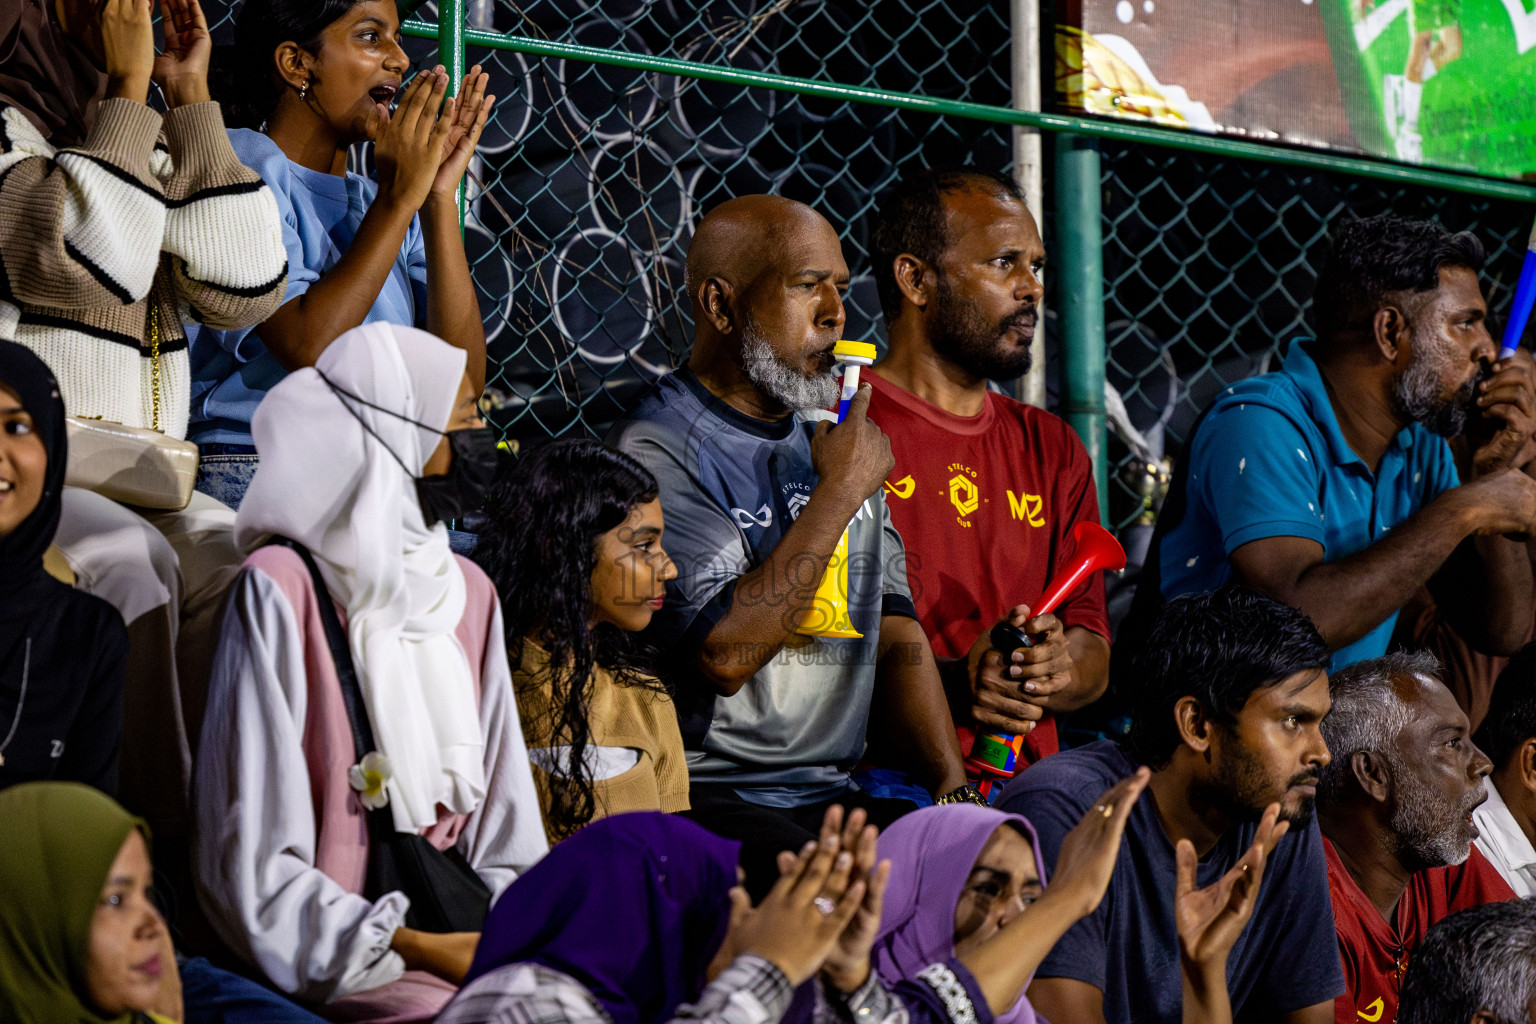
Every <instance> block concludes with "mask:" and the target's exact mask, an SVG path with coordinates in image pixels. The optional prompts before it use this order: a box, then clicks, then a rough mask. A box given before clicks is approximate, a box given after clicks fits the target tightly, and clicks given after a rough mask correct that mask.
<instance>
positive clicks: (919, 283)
mask: <svg viewBox="0 0 1536 1024" xmlns="http://www.w3.org/2000/svg"><path fill="white" fill-rule="evenodd" d="M873 249H874V253H873V264H874V275H875V280H876V282H877V284H878V285H879V289H880V304H881V307H882V310H883V312H884V315H885V323H886V327H887V331H888V334H889V336H890V348H889V351H888V353H887V354H886V357H885V359H884V360H883V361H881V362H880V363H878V364H877V365H876V366H875V367H874V370H873V371H872V372H871V373H870V374H869V375H868V377H867V379H868V380H869V381H870V383H871V384H872V385H873V386H874V397H873V399H872V400H871V401H870V405H869V416H870V419H872V420H874V421H875V422H876V423H878V424H879V425H880V428H881V429H882V430H884V431H885V432H886V434H887V435H889V437H890V439H891V448H892V450H893V452H894V454H895V456H896V468H895V470H894V471H893V472H892V473H891V474H890V476H889V477H887V478H886V483H885V492H886V495H885V497H886V504H887V506H888V507H889V508H890V510H891V518H892V520H893V521H894V522H895V524H896V528H897V529H898V530H899V531H900V533H901V535H902V537H903V538H904V539H905V541H906V547H907V555H908V575H909V577H910V582H911V586H912V597H913V600H914V603H915V605H916V607H917V613H918V619H919V621H920V622H921V623H922V625H923V629H924V631H925V632H926V633H927V634H928V639H929V643H930V644H931V645H932V647H933V653H934V654H935V655H936V656H937V657H938V658H939V659H940V664H941V665H944V664H945V660H944V659H949V661H948V665H947V671H946V689H947V690H948V691H949V694H950V703H951V708H952V710H953V711H954V714H955V722H956V724H957V725H959V726H962V727H967V726H969V727H971V728H976V727H980V728H981V730H982V731H996V732H1004V733H1012V734H1024V736H1025V746H1024V750H1023V751H1022V753H1021V755H1020V757H1019V766H1018V767H1019V768H1020V769H1022V768H1023V767H1024V766H1025V765H1026V764H1028V763H1031V762H1033V761H1036V760H1039V759H1040V758H1041V757H1044V756H1046V755H1047V754H1053V753H1055V752H1056V750H1057V749H1058V744H1057V737H1056V723H1055V720H1054V719H1055V716H1056V715H1057V714H1060V713H1062V712H1065V711H1072V710H1074V709H1076V708H1080V707H1083V706H1084V705H1087V704H1089V703H1092V702H1093V701H1094V700H1097V699H1098V697H1099V696H1100V695H1101V694H1103V692H1104V688H1105V685H1106V683H1107V681H1108V674H1109V620H1108V618H1107V616H1106V615H1105V610H1104V585H1103V582H1102V579H1101V577H1100V576H1099V575H1098V574H1094V576H1092V577H1091V578H1090V580H1089V582H1087V583H1084V584H1083V585H1081V586H1079V587H1078V588H1077V589H1076V590H1075V591H1074V592H1073V593H1071V594H1070V595H1069V596H1068V597H1067V599H1066V600H1065V601H1063V602H1062V603H1061V605H1060V606H1059V607H1058V608H1057V610H1056V612H1055V614H1051V615H1039V616H1031V614H1030V605H1031V604H1033V603H1036V602H1038V600H1039V597H1040V595H1041V592H1042V591H1043V590H1044V589H1045V585H1046V583H1047V581H1049V580H1050V579H1051V578H1052V577H1053V576H1055V575H1056V574H1057V573H1058V572H1059V571H1061V570H1062V569H1063V567H1065V566H1067V565H1069V564H1070V563H1071V560H1072V555H1073V544H1072V540H1071V534H1072V527H1073V526H1074V525H1075V524H1076V523H1078V522H1080V521H1082V520H1088V521H1090V522H1094V523H1097V522H1098V519H1099V510H1098V495H1097V493H1096V491H1095V489H1094V485H1093V469H1092V465H1091V463H1090V461H1089V459H1088V453H1087V451H1086V449H1084V447H1083V444H1082V442H1081V441H1079V440H1078V438H1077V435H1076V434H1074V433H1073V432H1072V429H1071V428H1070V427H1068V426H1067V425H1066V423H1064V422H1063V421H1062V420H1060V419H1058V418H1057V417H1055V416H1052V415H1051V414H1050V413H1047V412H1044V411H1043V410H1040V409H1035V408H1031V407H1030V406H1026V405H1023V404H1021V403H1019V402H1016V401H1014V400H1013V399H1011V398H1007V397H1005V396H1003V395H1000V394H997V393H996V392H992V391H988V390H987V381H988V380H989V379H990V380H1003V379H1010V378H1014V377H1018V376H1020V375H1021V374H1023V373H1025V372H1026V371H1027V370H1028V369H1029V362H1030V359H1029V344H1030V340H1031V339H1032V338H1033V337H1034V333H1035V328H1036V325H1037V320H1038V314H1039V304H1040V298H1041V296H1042V294H1043V289H1042V287H1041V284H1040V271H1041V269H1042V268H1043V266H1044V264H1045V248H1044V246H1043V245H1042V244H1041V242H1040V233H1039V231H1037V230H1036V228H1035V221H1034V218H1033V217H1031V216H1030V213H1029V209H1028V207H1026V206H1025V205H1024V197H1023V194H1022V193H1021V192H1020V191H1019V189H1018V186H1017V185H1015V184H1014V183H1013V182H1012V181H1010V180H1009V179H1007V178H1004V177H1002V176H1000V175H995V174H990V173H985V172H980V171H974V170H962V171H925V172H923V173H921V174H918V175H916V176H915V177H911V178H908V179H906V180H904V181H902V182H900V183H899V184H898V185H897V186H896V188H895V190H894V191H893V192H891V193H890V194H889V195H888V196H887V197H886V198H885V199H884V201H883V202H882V204H881V207H880V217H879V224H878V226H877V227H876V229H875V234H874V246H873ZM1000 619H1005V620H1008V621H1010V622H1012V623H1013V624H1014V625H1016V626H1021V627H1022V628H1024V629H1025V630H1026V631H1028V632H1029V633H1031V634H1043V636H1044V640H1043V642H1041V643H1039V644H1038V646H1036V647H1034V648H1032V649H1030V650H1026V651H1019V652H1015V653H1013V654H1012V655H1011V660H1010V661H1009V662H1008V663H1007V664H1005V663H1004V658H1003V655H1000V654H999V653H998V652H997V651H995V650H993V649H992V646H991V643H990V641H989V640H988V638H987V634H988V633H989V631H990V630H991V628H992V626H993V624H994V623H996V622H997V621H999V620H1000Z"/></svg>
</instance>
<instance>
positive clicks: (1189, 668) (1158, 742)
mask: <svg viewBox="0 0 1536 1024" xmlns="http://www.w3.org/2000/svg"><path fill="white" fill-rule="evenodd" d="M1327 665H1328V648H1327V647H1326V646H1325V645H1324V644H1323V638H1322V636H1321V635H1319V634H1318V632H1317V627H1316V626H1314V625H1312V620H1311V619H1309V618H1307V617H1306V616H1305V615H1303V614H1302V613H1301V612H1299V611H1297V610H1296V609H1295V608H1292V607H1291V606H1290V605H1285V604H1281V603H1280V602H1279V601H1276V600H1274V599H1272V598H1269V597H1265V596H1264V595H1263V594H1260V593H1259V592H1258V591H1256V590H1251V589H1249V588H1248V587H1245V586H1242V585H1240V584H1229V585H1227V586H1225V587H1222V588H1221V589H1220V590H1213V591H1211V592H1210V593H1208V594H1187V595H1185V596H1184V597H1177V598H1174V599H1173V600H1172V601H1169V602H1168V604H1167V605H1166V606H1164V608H1163V611H1162V614H1161V615H1159V616H1158V618H1157V622H1156V623H1154V624H1153V626H1152V632H1151V633H1150V634H1149V635H1148V636H1147V642H1146V646H1144V647H1143V648H1142V650H1141V653H1140V654H1139V655H1137V658H1136V661H1135V663H1134V664H1133V665H1132V666H1131V676H1130V678H1131V680H1132V685H1133V686H1134V687H1135V694H1134V700H1135V708H1134V712H1133V714H1132V722H1131V735H1130V737H1129V739H1128V746H1129V747H1130V748H1131V751H1132V752H1133V753H1134V754H1135V755H1136V756H1137V757H1139V758H1140V759H1141V761H1142V763H1143V764H1147V765H1150V766H1152V767H1153V768H1161V767H1163V766H1164V765H1166V764H1167V763H1168V762H1169V760H1171V759H1172V757H1173V753H1174V751H1176V750H1177V749H1178V748H1179V744H1180V742H1182V741H1181V740H1180V738H1179V728H1178V723H1177V721H1176V720H1175V719H1174V714H1173V709H1174V707H1175V706H1176V705H1177V704H1178V703H1179V701H1181V700H1183V699H1184V698H1185V697H1194V698H1196V699H1197V700H1199V701H1200V705H1201V707H1203V708H1204V709H1205V712H1206V714H1207V715H1209V716H1210V718H1211V720H1212V721H1214V722H1217V723H1219V724H1221V725H1226V726H1232V725H1235V724H1236V723H1237V715H1238V712H1240V711H1242V709H1243V706H1244V705H1245V704H1247V703H1248V698H1249V697H1251V696H1252V695H1253V693H1254V691H1255V690H1260V689H1263V688H1265V687H1268V686H1273V685H1275V684H1276V683H1278V682H1280V681H1281V680H1282V679H1285V678H1287V677H1289V676H1293V675H1295V674H1296V673H1298V672H1304V671H1306V670H1308V669H1318V670H1321V669H1323V668H1325V667H1327Z"/></svg>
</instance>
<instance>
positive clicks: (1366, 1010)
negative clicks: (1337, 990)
mask: <svg viewBox="0 0 1536 1024" xmlns="http://www.w3.org/2000/svg"><path fill="white" fill-rule="evenodd" d="M1323 853H1324V854H1325V855H1326V856H1327V858H1328V894H1329V897H1330V899H1331V900H1332V901H1333V924H1334V930H1335V931H1336V932H1337V933H1338V936H1339V959H1340V960H1341V961H1342V962H1343V965H1344V984H1345V986H1346V988H1345V992H1344V994H1343V995H1341V996H1339V997H1338V998H1337V999H1335V1000H1334V1003H1333V1017H1334V1022H1335V1024H1361V1022H1362V1021H1363V1022H1365V1024H1393V1022H1394V1021H1396V1020H1397V994H1398V991H1399V990H1400V989H1401V988H1402V978H1403V971H1405V970H1407V968H1408V956H1409V954H1410V953H1411V952H1412V951H1413V948H1414V947H1415V946H1417V945H1418V944H1419V940H1420V939H1422V938H1424V933H1425V932H1427V931H1429V929H1430V927H1431V926H1432V925H1434V924H1435V922H1437V921H1439V920H1440V919H1441V918H1443V917H1447V916H1449V915H1451V914H1454V913H1455V912H1456V911H1458V910H1466V909H1467V908H1468V907H1480V906H1482V905H1483V904H1484V903H1498V902H1500V901H1502V900H1512V899H1514V898H1515V893H1514V890H1513V889H1511V888H1510V887H1509V883H1508V882H1505V881H1504V879H1503V878H1502V877H1501V876H1500V875H1499V873H1498V871H1497V870H1496V869H1495V868H1494V866H1493V865H1492V864H1490V863H1488V860H1487V858H1485V857H1484V856H1483V855H1482V854H1481V853H1479V852H1478V851H1477V848H1476V847H1473V849H1472V854H1471V856H1469V857H1468V858H1467V859H1466V862H1465V863H1462V864H1457V865H1455V866H1454V867H1445V868H1429V869H1427V870H1425V871H1420V872H1419V873H1418V874H1416V875H1414V876H1413V877H1412V878H1411V879H1409V881H1408V888H1407V889H1406V890H1404V892H1403V897H1402V899H1400V900H1398V903H1397V911H1396V914H1395V915H1394V916H1395V921H1394V922H1393V923H1388V922H1387V920H1386V919H1385V918H1384V917H1382V916H1381V911H1379V910H1377V909H1376V906H1375V904H1373V903H1372V902H1371V901H1370V900H1369V899H1368V898H1367V897H1366V895H1365V893H1364V891H1362V890H1361V888H1360V886H1359V885H1358V884H1356V882H1355V880H1354V878H1353V876H1351V875H1350V873H1349V870H1348V869H1347V868H1345V867H1344V862H1343V861H1341V860H1339V854H1338V851H1336V850H1335V849H1334V848H1333V844H1332V843H1331V842H1329V841H1328V839H1327V838H1326V837H1325V838H1324V839H1323Z"/></svg>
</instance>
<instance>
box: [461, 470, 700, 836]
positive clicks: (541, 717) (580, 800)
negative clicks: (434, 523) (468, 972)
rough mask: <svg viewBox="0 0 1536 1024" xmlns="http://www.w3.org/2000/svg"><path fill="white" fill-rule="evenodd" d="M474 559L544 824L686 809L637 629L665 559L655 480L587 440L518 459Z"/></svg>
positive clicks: (665, 716)
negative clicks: (493, 606) (501, 621)
mask: <svg viewBox="0 0 1536 1024" xmlns="http://www.w3.org/2000/svg"><path fill="white" fill-rule="evenodd" d="M487 510H488V512H489V513H490V515H489V518H490V525H489V526H488V527H487V529H486V530H485V531H484V532H483V533H482V535H481V539H480V544H479V546H478V548H477V549H476V554H475V557H476V559H477V560H478V561H479V563H480V565H481V566H482V567H483V568H484V569H485V571H486V572H487V573H488V574H489V575H490V577H491V579H492V580H493V581H495V583H496V589H497V591H498V593H500V594H501V604H502V611H503V615H504V618H505V621H506V630H507V654H508V660H509V661H510V662H511V663H512V665H513V676H512V679H513V685H514V688H515V689H516V692H517V704H518V712H519V716H520V718H521V719H522V723H523V735H524V738H525V739H526V740H527V743H528V752H529V755H530V757H531V758H532V760H533V765H534V779H535V782H536V783H537V785H538V788H539V797H540V801H541V803H542V805H543V810H544V824H545V829H546V830H547V831H548V833H549V838H550V840H551V841H557V840H559V839H562V838H564V837H566V836H569V835H570V834H571V833H573V832H575V831H577V830H578V829H580V828H581V827H582V826H583V825H585V824H587V823H588V822H590V821H592V820H594V819H596V818H601V817H604V816H606V815H610V814H617V813H619V812H621V811H640V810H652V811H656V810H660V811H682V810H687V809H688V772H687V767H686V765H685V763H684V760H683V740H682V735H681V733H680V732H679V731H678V724H677V715H676V713H675V711H674V709H673V706H672V699H671V697H670V695H669V694H668V693H667V691H666V689H665V687H664V686H663V685H662V684H661V682H660V681H658V680H657V679H656V678H655V677H654V676H652V675H650V674H649V673H648V672H647V671H646V664H647V662H646V650H645V648H644V646H643V645H642V643H641V642H640V640H639V639H638V638H637V637H636V636H635V634H636V633H638V632H639V631H640V630H642V629H644V628H645V627H646V626H647V625H649V624H650V621H651V616H652V615H653V614H655V612H656V610H657V609H659V608H660V607H661V606H662V603H663V601H665V599H666V584H667V581H668V580H671V579H675V578H676V576H677V567H676V566H674V565H673V564H672V560H671V559H670V558H668V557H667V553H666V551H665V550H663V548H662V546H661V535H662V531H663V529H664V523H663V520H662V514H661V502H660V501H659V500H658V498H657V487H656V480H655V478H654V477H652V476H651V474H650V473H649V472H648V471H647V470H646V469H645V468H644V467H643V466H641V465H640V464H639V463H638V462H636V461H635V460H633V459H631V458H630V457H629V456H627V455H624V454H623V453H621V452H618V451H615V450H614V449H612V448H608V447H606V446H604V445H602V444H600V443H599V442H597V441H587V440H580V441H555V442H552V443H550V444H546V445H543V446H541V447H539V448H536V449H534V450H533V451H531V452H529V453H527V454H526V455H524V456H523V457H522V458H521V459H519V460H518V462H517V465H516V467H515V468H514V469H513V470H512V471H511V472H510V473H507V474H505V475H504V476H503V477H502V479H501V480H499V481H498V483H497V485H496V487H495V488H494V489H493V490H492V492H491V496H490V500H489V502H488V505H487Z"/></svg>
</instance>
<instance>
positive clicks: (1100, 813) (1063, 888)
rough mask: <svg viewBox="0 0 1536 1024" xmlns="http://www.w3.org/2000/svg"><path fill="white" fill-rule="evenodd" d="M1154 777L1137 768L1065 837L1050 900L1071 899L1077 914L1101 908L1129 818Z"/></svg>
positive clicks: (1072, 907) (1108, 792) (1049, 894)
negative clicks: (1142, 792) (1134, 772)
mask: <svg viewBox="0 0 1536 1024" xmlns="http://www.w3.org/2000/svg"><path fill="white" fill-rule="evenodd" d="M1151 778H1152V772H1151V770H1150V769H1148V768H1138V769H1136V774H1134V775H1131V776H1128V777H1127V778H1124V779H1121V780H1120V781H1119V782H1117V783H1115V784H1114V785H1113V786H1111V787H1110V788H1109V789H1107V790H1105V791H1104V794H1103V795H1102V796H1100V797H1099V799H1098V801H1097V802H1096V803H1095V804H1094V805H1093V806H1092V807H1090V808H1089V809H1088V812H1087V813H1086V814H1084V815H1083V818H1082V820H1081V821H1079V822H1078V823H1077V824H1076V825H1075V826H1074V827H1073V829H1072V831H1070V832H1068V833H1067V834H1066V836H1064V837H1063V838H1062V841H1061V850H1060V851H1059V852H1058V853H1057V855H1056V877H1055V878H1053V879H1051V884H1050V887H1049V888H1047V889H1046V894H1047V895H1048V896H1049V897H1050V898H1051V902H1053V903H1055V902H1057V901H1061V900H1070V903H1068V904H1067V905H1068V906H1070V907H1071V909H1072V910H1073V912H1074V913H1076V915H1077V917H1085V916H1087V915H1088V914H1091V913H1093V912H1094V910H1096V909H1097V908H1098V906H1099V901H1101V900H1102V899H1103V898H1104V892H1105V890H1107V889H1108V888H1109V879H1110V876H1111V875H1112V874H1114V870H1115V861H1116V860H1117V859H1118V858H1119V856H1120V839H1121V837H1123V836H1124V835H1125V822H1126V819H1127V818H1129V817H1130V815H1131V808H1132V807H1133V806H1135V804H1136V800H1137V798H1139V797H1140V796H1141V791H1142V790H1144V789H1146V787H1147V783H1148V782H1149V781H1151Z"/></svg>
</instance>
